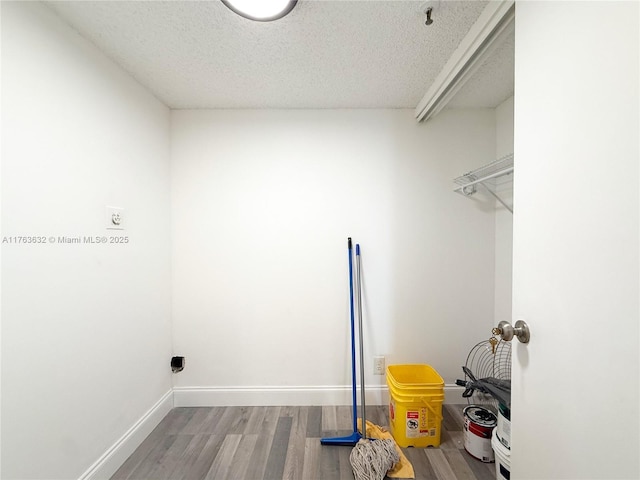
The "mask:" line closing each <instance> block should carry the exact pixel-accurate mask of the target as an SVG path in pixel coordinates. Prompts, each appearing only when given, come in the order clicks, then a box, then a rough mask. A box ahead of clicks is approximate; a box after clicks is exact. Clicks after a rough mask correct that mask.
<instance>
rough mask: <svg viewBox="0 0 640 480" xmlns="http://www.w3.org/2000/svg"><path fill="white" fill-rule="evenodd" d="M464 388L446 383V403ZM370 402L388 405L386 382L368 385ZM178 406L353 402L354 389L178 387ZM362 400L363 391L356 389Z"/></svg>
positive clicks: (458, 399)
mask: <svg viewBox="0 0 640 480" xmlns="http://www.w3.org/2000/svg"><path fill="white" fill-rule="evenodd" d="M463 391H464V388H462V387H458V386H456V385H445V387H444V393H445V401H444V403H465V402H464V400H463V398H462V392H463ZM366 392H367V404H368V405H387V404H388V403H389V392H388V389H387V386H386V385H376V386H369V387H366ZM173 402H174V406H176V407H214V406H232V405H242V406H282V405H301V406H302V405H351V404H352V403H353V397H352V390H351V387H350V386H346V385H321V386H287V387H175V388H174V389H173ZM357 403H360V393H359V392H358V393H357Z"/></svg>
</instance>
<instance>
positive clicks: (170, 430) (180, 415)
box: [166, 407, 196, 435]
mask: <svg viewBox="0 0 640 480" xmlns="http://www.w3.org/2000/svg"><path fill="white" fill-rule="evenodd" d="M171 413H173V416H172V418H171V421H170V422H169V423H168V424H167V425H166V432H167V434H168V435H177V434H179V433H180V432H181V431H182V430H183V429H184V427H185V425H187V424H188V423H189V421H190V420H191V418H192V417H193V415H194V414H195V413H196V408H194V407H179V408H174V409H173V410H172V411H171Z"/></svg>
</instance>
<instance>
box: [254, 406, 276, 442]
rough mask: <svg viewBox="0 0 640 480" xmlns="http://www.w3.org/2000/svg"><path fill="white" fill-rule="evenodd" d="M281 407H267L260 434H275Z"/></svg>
mask: <svg viewBox="0 0 640 480" xmlns="http://www.w3.org/2000/svg"><path fill="white" fill-rule="evenodd" d="M280 410H281V407H267V408H266V411H265V412H264V420H263V421H262V428H260V431H259V432H258V433H259V434H260V435H271V436H273V435H275V433H276V428H277V426H278V420H279V419H280Z"/></svg>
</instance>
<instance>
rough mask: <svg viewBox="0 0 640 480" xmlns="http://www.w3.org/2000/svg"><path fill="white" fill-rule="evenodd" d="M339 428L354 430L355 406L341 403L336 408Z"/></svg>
mask: <svg viewBox="0 0 640 480" xmlns="http://www.w3.org/2000/svg"><path fill="white" fill-rule="evenodd" d="M336 423H337V425H338V430H347V431H349V432H353V407H352V406H346V405H340V406H338V407H337V408H336Z"/></svg>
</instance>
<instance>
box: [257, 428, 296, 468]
mask: <svg viewBox="0 0 640 480" xmlns="http://www.w3.org/2000/svg"><path fill="white" fill-rule="evenodd" d="M292 423H293V418H292V417H280V418H279V419H278V425H277V426H276V431H275V434H274V435H273V441H272V444H271V450H270V452H269V457H268V458H267V466H266V467H265V471H264V478H265V480H267V479H268V480H281V479H282V475H283V473H284V463H285V460H286V455H287V448H288V446H289V436H290V435H291V424H292Z"/></svg>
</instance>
